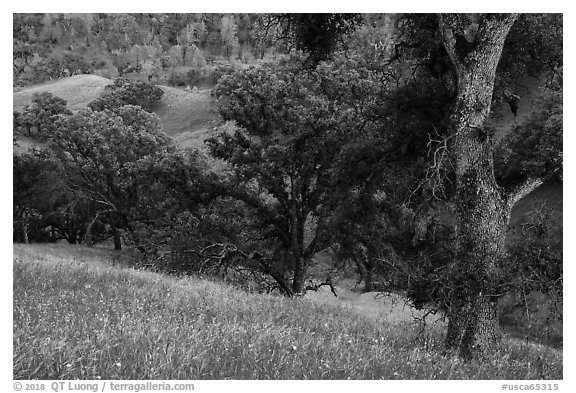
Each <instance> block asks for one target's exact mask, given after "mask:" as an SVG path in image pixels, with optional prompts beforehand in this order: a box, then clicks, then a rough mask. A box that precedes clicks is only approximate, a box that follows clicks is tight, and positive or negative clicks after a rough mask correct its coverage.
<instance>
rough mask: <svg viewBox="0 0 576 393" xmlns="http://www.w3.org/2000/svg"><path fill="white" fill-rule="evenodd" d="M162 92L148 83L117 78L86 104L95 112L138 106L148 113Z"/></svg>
mask: <svg viewBox="0 0 576 393" xmlns="http://www.w3.org/2000/svg"><path fill="white" fill-rule="evenodd" d="M163 94H164V91H163V90H162V89H160V88H159V87H156V86H154V85H152V84H150V83H148V82H143V81H136V80H130V79H125V78H118V79H115V80H114V83H113V84H111V85H108V86H106V89H105V91H104V93H103V94H102V95H101V96H100V97H98V98H97V99H96V100H94V101H92V102H91V103H89V104H88V106H89V107H90V108H91V109H92V110H95V111H102V110H105V109H110V110H115V109H118V108H120V107H121V106H124V105H138V106H140V107H142V109H144V110H146V111H148V112H150V111H152V107H153V106H154V104H155V103H156V102H157V101H158V100H159V99H160V98H161V97H162V95H163Z"/></svg>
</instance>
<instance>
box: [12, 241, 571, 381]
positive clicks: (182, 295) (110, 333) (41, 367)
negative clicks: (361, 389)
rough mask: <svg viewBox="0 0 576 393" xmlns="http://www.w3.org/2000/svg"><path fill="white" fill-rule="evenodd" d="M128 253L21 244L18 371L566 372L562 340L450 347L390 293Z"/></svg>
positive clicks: (439, 375) (175, 374)
mask: <svg viewBox="0 0 576 393" xmlns="http://www.w3.org/2000/svg"><path fill="white" fill-rule="evenodd" d="M121 255H122V254H116V253H114V252H112V251H108V250H106V249H101V248H91V249H88V248H85V247H82V246H74V247H73V246H65V245H14V258H13V261H14V265H13V266H14V267H13V269H14V305H13V306H14V307H13V310H14V311H13V312H14V336H13V344H14V357H13V374H14V378H15V379H33V378H39V379H100V378H101V379H562V351H561V350H555V349H552V348H549V347H546V346H541V345H535V344H530V343H527V342H525V341H522V340H517V339H513V338H508V337H507V338H506V339H505V340H504V344H503V347H502V349H501V351H500V352H498V353H497V354H495V355H494V356H492V357H491V358H489V359H486V360H485V361H484V362H481V363H480V362H476V361H474V362H469V363H465V362H462V361H461V360H460V359H458V358H450V357H445V356H443V355H442V330H443V329H442V326H441V325H438V324H435V325H432V327H431V328H430V329H426V330H425V331H424V333H423V334H419V333H420V330H421V329H420V326H416V325H414V324H413V320H412V318H410V317H409V316H410V315H411V311H410V310H406V309H405V308H397V307H396V306H395V305H394V304H392V303H386V302H387V300H382V301H383V302H384V303H383V304H382V310H383V311H382V315H380V316H379V317H378V318H374V317H373V316H371V315H366V313H367V311H366V310H363V309H362V308H355V307H348V306H345V305H338V304H337V303H334V304H327V303H326V302H321V301H315V300H314V299H313V297H310V298H309V297H308V296H307V297H305V298H302V299H285V298H279V297H274V296H270V295H261V294H248V293H245V292H241V291H239V290H236V289H234V288H232V287H229V286H226V285H223V284H218V283H215V282H211V281H206V280H201V279H198V278H192V277H182V278H175V277H169V276H165V275H160V274H156V273H152V272H146V271H140V270H135V269H133V268H127V267H125V265H124V264H123V263H121V261H122V256H121ZM395 307H396V308H395ZM400 307H402V306H400ZM387 309H388V310H389V311H386V310H387ZM388 314H390V317H389V318H388V317H387V315H388ZM403 315H405V316H406V318H404V317H403Z"/></svg>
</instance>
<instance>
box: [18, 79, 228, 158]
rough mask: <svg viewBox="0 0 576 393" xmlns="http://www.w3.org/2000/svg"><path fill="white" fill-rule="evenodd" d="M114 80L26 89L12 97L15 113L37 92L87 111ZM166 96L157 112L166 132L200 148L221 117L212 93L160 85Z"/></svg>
mask: <svg viewBox="0 0 576 393" xmlns="http://www.w3.org/2000/svg"><path fill="white" fill-rule="evenodd" d="M111 83H112V80H110V79H106V78H103V77H101V76H97V75H76V76H71V77H68V78H61V79H58V80H56V81H52V82H48V83H45V84H42V85H37V86H31V87H26V88H23V89H20V90H19V91H15V92H14V94H13V105H12V106H13V110H14V111H20V110H22V108H24V106H25V105H28V104H30V103H31V102H32V97H33V95H34V93H43V92H47V93H52V94H53V95H55V96H57V97H60V98H63V99H65V100H66V102H67V103H68V108H69V109H70V110H72V111H74V110H77V109H80V108H85V107H87V106H88V104H89V103H90V102H91V101H93V100H94V99H96V98H97V97H98V96H99V95H100V94H101V93H102V92H103V91H104V88H105V87H106V86H107V85H109V84H111ZM159 87H160V88H161V89H162V90H163V91H164V95H163V96H162V98H161V99H160V101H159V102H158V103H157V104H156V106H155V108H154V112H155V113H156V114H157V115H158V117H159V118H160V122H161V124H162V129H163V131H164V132H165V133H166V134H168V135H169V136H171V137H172V138H173V139H174V144H175V145H176V146H179V147H197V146H200V145H201V144H202V141H203V140H204V138H206V136H209V135H210V133H211V129H212V127H213V122H214V121H215V120H216V119H217V118H218V117H217V113H216V112H215V110H214V107H213V104H212V102H211V98H210V92H209V90H196V89H195V90H190V91H186V90H182V89H176V88H172V87H167V86H159ZM19 143H22V144H23V145H26V146H28V145H31V144H32V143H33V141H31V140H29V138H19Z"/></svg>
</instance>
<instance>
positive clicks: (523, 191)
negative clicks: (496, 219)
mask: <svg viewBox="0 0 576 393" xmlns="http://www.w3.org/2000/svg"><path fill="white" fill-rule="evenodd" d="M543 183H544V181H543V180H542V179H541V178H529V179H527V180H526V181H525V182H524V183H523V184H521V185H519V186H518V187H516V188H514V189H513V190H512V191H510V192H509V193H508V195H507V198H506V203H507V205H508V209H512V207H514V205H515V204H516V203H517V202H518V201H519V200H520V199H522V198H524V197H525V196H526V195H528V194H530V193H531V192H532V191H534V190H535V189H537V188H538V187H540V186H541V185H542V184H543Z"/></svg>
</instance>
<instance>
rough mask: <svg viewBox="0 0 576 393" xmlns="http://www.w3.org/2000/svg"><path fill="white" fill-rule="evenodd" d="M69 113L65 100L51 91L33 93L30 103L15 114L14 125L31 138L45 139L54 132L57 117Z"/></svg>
mask: <svg viewBox="0 0 576 393" xmlns="http://www.w3.org/2000/svg"><path fill="white" fill-rule="evenodd" d="M70 114H72V112H70V111H69V110H68V108H67V107H66V100H64V99H62V98H60V97H55V96H54V95H52V93H34V95H33V96H32V103H31V104H30V105H26V106H25V107H24V108H23V110H22V112H20V113H19V114H18V115H17V124H15V125H17V126H18V128H23V129H24V130H25V131H26V132H27V133H28V135H29V136H31V137H33V138H38V139H47V138H49V137H50V136H51V135H52V134H53V133H54V131H55V127H56V121H57V119H58V117H59V116H60V115H70Z"/></svg>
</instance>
